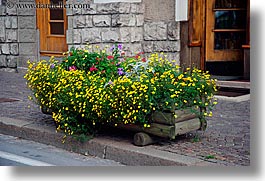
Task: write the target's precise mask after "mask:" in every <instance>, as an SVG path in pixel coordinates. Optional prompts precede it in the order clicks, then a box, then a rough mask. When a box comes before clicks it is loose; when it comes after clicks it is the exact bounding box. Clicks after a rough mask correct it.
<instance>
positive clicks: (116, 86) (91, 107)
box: [25, 45, 216, 135]
mask: <svg viewBox="0 0 265 181" xmlns="http://www.w3.org/2000/svg"><path fill="white" fill-rule="evenodd" d="M123 55H124V54H123V53H122V45H114V46H113V47H111V49H110V51H109V52H108V51H107V50H106V49H104V50H99V49H97V50H96V51H90V49H89V47H88V49H71V51H70V52H68V56H67V57H66V59H65V60H64V61H63V62H62V63H58V62H57V61H55V60H54V59H51V60H50V61H40V62H38V63H31V62H29V69H28V73H27V74H26V76H25V78H26V79H27V80H28V85H29V87H30V88H31V90H32V91H33V93H34V97H35V100H36V101H37V103H38V104H39V105H41V106H46V107H47V108H49V109H51V110H52V111H53V118H54V120H55V121H56V123H57V130H64V132H65V133H66V134H69V135H73V134H87V133H93V132H94V131H95V130H97V128H98V126H100V125H102V124H113V125H117V124H137V125H141V126H143V127H150V125H151V124H150V123H151V122H152V120H151V115H152V113H153V112H154V111H156V110H161V111H164V110H168V109H183V108H187V107H191V108H192V109H193V108H194V110H193V111H194V112H196V111H197V114H198V115H199V116H200V118H201V120H205V117H206V116H211V115H212V112H211V108H212V107H213V106H214V104H216V101H215V100H214V99H213V95H214V92H215V91H216V85H215V80H212V79H210V75H209V74H208V73H204V72H202V71H201V70H199V69H196V68H194V69H190V68H188V69H186V70H185V71H181V69H180V67H179V66H178V65H176V61H174V60H168V59H167V57H166V55H164V54H163V53H161V54H158V53H154V54H152V55H151V56H149V57H144V55H143V53H138V54H137V55H136V56H134V57H123ZM196 107H197V108H201V109H199V110H200V111H198V109H197V108H196ZM172 114H174V113H172ZM174 116H175V117H177V116H178V115H174Z"/></svg>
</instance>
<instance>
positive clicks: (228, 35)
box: [214, 32, 245, 50]
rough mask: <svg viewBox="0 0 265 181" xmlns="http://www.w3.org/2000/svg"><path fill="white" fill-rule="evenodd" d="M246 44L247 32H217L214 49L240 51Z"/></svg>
mask: <svg viewBox="0 0 265 181" xmlns="http://www.w3.org/2000/svg"><path fill="white" fill-rule="evenodd" d="M244 42H245V32H215V34H214V49H215V50H223V49H230V50H231V49H232V50H233V49H240V48H241V46H242V45H243V44H244Z"/></svg>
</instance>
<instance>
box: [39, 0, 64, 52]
mask: <svg viewBox="0 0 265 181" xmlns="http://www.w3.org/2000/svg"><path fill="white" fill-rule="evenodd" d="M63 2H64V3H65V0H63ZM37 3H40V4H48V3H50V0H36V4H37ZM63 11H64V15H63V16H64V35H50V34H49V32H50V26H49V25H48V23H49V13H48V12H49V9H47V8H36V25H37V27H36V28H37V30H38V54H39V55H40V56H56V57H62V56H63V52H64V51H49V50H48V47H47V45H46V43H47V38H49V37H54V38H56V37H58V38H64V42H65V45H64V46H65V49H66V50H67V43H66V30H67V28H68V20H67V15H66V9H65V8H64V9H63ZM43 49H44V50H43Z"/></svg>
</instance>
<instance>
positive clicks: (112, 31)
mask: <svg viewBox="0 0 265 181" xmlns="http://www.w3.org/2000/svg"><path fill="white" fill-rule="evenodd" d="M119 41H120V33H119V29H118V28H104V29H103V30H102V42H104V43H108V42H119Z"/></svg>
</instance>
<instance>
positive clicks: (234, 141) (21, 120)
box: [0, 71, 250, 166]
mask: <svg viewBox="0 0 265 181" xmlns="http://www.w3.org/2000/svg"><path fill="white" fill-rule="evenodd" d="M23 75H24V74H23V73H8V72H1V71H0V100H1V98H11V99H16V100H18V101H13V102H3V100H2V102H1V101H0V133H4V134H10V135H14V134H17V135H14V136H21V137H25V138H27V139H35V140H39V141H40V142H42V143H49V144H53V141H54V142H56V144H55V143H54V145H56V146H59V147H64V148H66V149H69V148H67V144H69V145H71V144H72V145H71V146H72V147H71V150H73V149H74V150H75V151H77V152H83V153H85V154H87V153H88V154H94V155H95V156H100V157H104V158H108V159H113V160H115V161H119V162H121V163H124V164H128V165H189V166H192V165H203V166H209V165H227V166H233V165H235V166H249V165H250V100H247V101H229V100H225V99H220V100H219V101H218V102H219V104H218V105H217V106H216V107H215V109H214V110H213V117H212V118H210V119H209V120H208V128H207V130H206V131H205V132H191V133H189V134H186V135H182V136H179V137H178V138H177V139H176V140H173V141H170V140H165V139H160V140H159V142H158V143H156V144H154V145H149V146H145V147H144V148H143V147H136V146H134V145H133V144H132V141H133V134H132V133H128V132H126V131H120V130H108V131H107V132H105V133H100V134H99V135H98V136H97V137H96V138H94V139H92V140H91V141H89V143H87V145H86V146H85V145H82V144H81V145H80V144H78V143H76V142H74V141H73V142H72V141H70V142H69V143H66V145H61V144H60V139H59V138H61V135H60V134H56V133H55V131H54V130H55V126H54V123H53V120H52V118H51V116H49V115H44V114H42V113H41V112H40V109H39V107H38V106H37V105H35V104H34V103H33V102H31V101H29V100H28V98H27V96H28V95H30V94H31V92H30V91H29V90H28V88H27V86H26V83H25V82H26V81H25V79H24V78H23ZM27 125H30V126H27ZM19 126H20V127H19ZM16 128H19V129H23V131H19V129H16ZM27 131H28V132H27ZM34 131H35V132H34ZM38 132H39V134H38ZM196 135H198V136H196ZM56 137H58V139H56ZM48 139H49V140H48ZM52 139H54V140H52ZM74 144H75V145H74ZM76 144H78V145H76ZM78 146H80V148H79V147H78ZM99 147H100V148H99ZM101 147H102V148H101ZM78 149H79V150H78ZM86 150H87V151H86ZM101 151H102V153H101ZM125 157H128V158H125ZM129 157H132V158H129Z"/></svg>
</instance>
